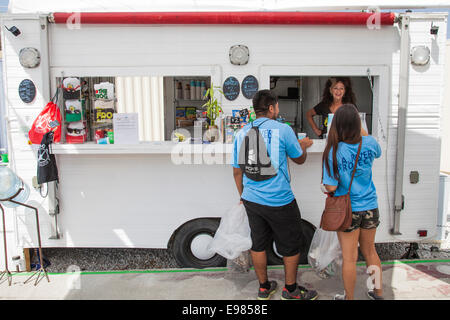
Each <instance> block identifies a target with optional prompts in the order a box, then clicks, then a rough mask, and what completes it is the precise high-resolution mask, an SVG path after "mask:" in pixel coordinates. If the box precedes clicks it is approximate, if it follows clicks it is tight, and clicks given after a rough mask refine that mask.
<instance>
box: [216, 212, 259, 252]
mask: <svg viewBox="0 0 450 320" xmlns="http://www.w3.org/2000/svg"><path fill="white" fill-rule="evenodd" d="M251 246H252V239H251V238H250V226H249V224H248V217H247V213H246V212H245V207H244V205H243V204H238V205H236V206H234V207H233V208H232V209H231V210H229V211H228V212H226V213H225V214H224V215H223V217H222V219H221V220H220V225H219V228H218V229H217V231H216V234H215V235H214V239H213V241H212V242H211V244H210V249H211V250H212V251H214V252H216V253H218V254H220V255H221V256H222V257H224V258H227V259H235V258H237V257H239V255H240V254H241V252H243V251H246V250H248V249H250V248H251Z"/></svg>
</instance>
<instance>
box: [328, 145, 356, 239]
mask: <svg viewBox="0 0 450 320" xmlns="http://www.w3.org/2000/svg"><path fill="white" fill-rule="evenodd" d="M361 146H362V139H361V142H360V143H359V147H358V153H357V154H356V160H355V165H354V166H353V173H352V179H351V180H350V186H349V187H348V192H347V194H345V195H342V196H338V197H331V196H328V197H327V198H326V200H325V209H324V210H323V213H322V219H321V220H320V227H321V228H322V229H323V230H326V231H344V230H346V229H348V228H349V227H350V225H351V224H352V204H351V201H350V190H351V188H352V183H353V178H354V176H355V172H356V166H357V164H358V158H359V153H360V152H361ZM322 183H323V163H322Z"/></svg>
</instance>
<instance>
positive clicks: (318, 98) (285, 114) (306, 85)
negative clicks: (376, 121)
mask: <svg viewBox="0 0 450 320" xmlns="http://www.w3.org/2000/svg"><path fill="white" fill-rule="evenodd" d="M330 78H331V79H333V80H332V81H330V82H329V79H330ZM335 79H336V80H338V82H340V81H343V82H345V86H344V87H345V88H346V92H345V94H344V96H345V98H344V99H348V100H347V101H352V102H353V103H354V104H355V105H356V107H357V108H358V110H359V112H360V116H361V119H362V123H363V126H365V128H367V131H368V133H369V134H371V133H372V118H373V94H372V90H371V84H370V81H369V79H368V78H367V77H355V76H353V77H340V76H336V75H333V76H282V75H280V76H271V77H270V89H271V90H272V91H273V92H274V93H275V94H276V95H277V96H278V99H279V102H278V104H279V109H280V113H279V121H283V122H285V123H288V124H289V125H290V126H291V127H292V129H293V130H294V131H295V132H296V133H306V134H307V136H308V137H310V138H312V139H324V138H326V131H327V123H328V117H327V115H326V114H327V112H325V110H327V108H326V106H328V105H329V103H330V99H332V95H331V94H330V95H328V93H329V87H327V82H328V84H329V83H335V81H336V80H335ZM316 106H317V108H316V110H322V111H323V112H314V113H315V114H316V115H315V116H313V117H312V121H314V123H315V125H316V128H317V129H319V130H321V131H322V133H323V134H320V135H318V134H317V133H316V132H314V130H313V127H312V125H311V124H310V122H309V121H308V111H309V110H311V109H313V108H314V107H316Z"/></svg>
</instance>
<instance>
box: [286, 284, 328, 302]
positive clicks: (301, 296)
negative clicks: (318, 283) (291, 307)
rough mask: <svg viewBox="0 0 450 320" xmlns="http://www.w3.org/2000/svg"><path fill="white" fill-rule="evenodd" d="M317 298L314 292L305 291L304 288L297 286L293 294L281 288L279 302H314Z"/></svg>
mask: <svg viewBox="0 0 450 320" xmlns="http://www.w3.org/2000/svg"><path fill="white" fill-rule="evenodd" d="M318 296H319V295H318V294H317V291H315V290H307V289H306V288H305V287H302V286H297V288H296V289H295V290H294V291H293V292H289V290H288V289H286V288H283V292H282V293H281V300H316V299H317V297H318Z"/></svg>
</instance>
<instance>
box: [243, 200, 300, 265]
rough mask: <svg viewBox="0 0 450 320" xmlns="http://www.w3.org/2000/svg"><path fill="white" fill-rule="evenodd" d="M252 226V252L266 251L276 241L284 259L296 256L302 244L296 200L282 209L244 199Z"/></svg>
mask: <svg viewBox="0 0 450 320" xmlns="http://www.w3.org/2000/svg"><path fill="white" fill-rule="evenodd" d="M242 201H243V203H244V206H245V210H246V211H247V216H248V221H249V224H250V230H251V238H252V243H253V244H252V248H251V250H252V251H257V252H261V251H264V250H266V248H267V247H268V246H269V244H270V241H271V240H272V239H273V240H275V245H276V247H277V251H278V253H279V254H280V255H282V256H283V257H290V256H295V255H296V254H297V253H299V252H300V246H301V243H302V239H303V238H302V234H301V220H300V218H301V217H300V209H299V208H298V205H297V201H296V200H295V199H294V200H293V201H292V202H291V203H289V204H287V205H284V206H281V207H271V206H265V205H261V204H258V203H254V202H250V201H247V200H244V199H242Z"/></svg>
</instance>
